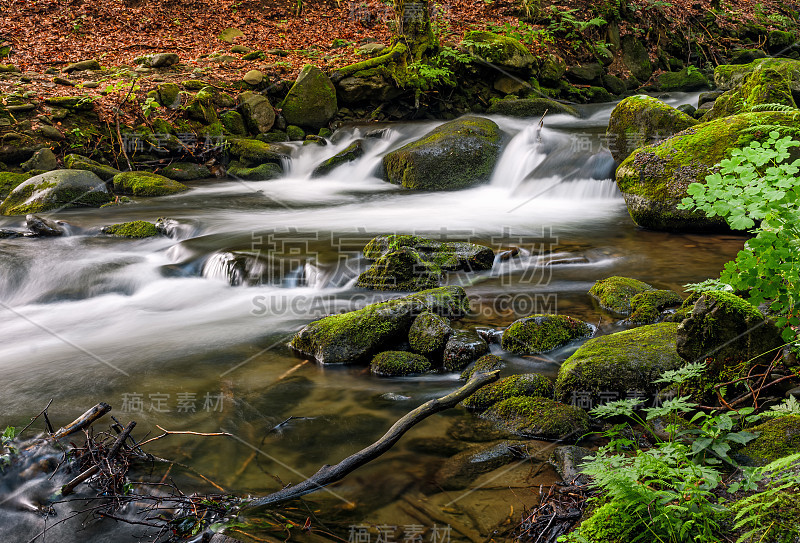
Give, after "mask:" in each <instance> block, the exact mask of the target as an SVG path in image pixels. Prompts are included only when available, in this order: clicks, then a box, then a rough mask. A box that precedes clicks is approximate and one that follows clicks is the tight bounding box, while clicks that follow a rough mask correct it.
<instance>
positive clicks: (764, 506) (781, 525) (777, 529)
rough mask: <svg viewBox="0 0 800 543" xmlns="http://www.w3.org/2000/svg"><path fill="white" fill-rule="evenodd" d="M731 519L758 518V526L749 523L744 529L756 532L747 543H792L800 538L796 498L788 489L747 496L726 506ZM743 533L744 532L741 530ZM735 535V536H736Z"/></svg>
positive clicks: (799, 504)
mask: <svg viewBox="0 0 800 543" xmlns="http://www.w3.org/2000/svg"><path fill="white" fill-rule="evenodd" d="M730 512H731V514H732V515H733V516H736V515H739V514H740V513H741V514H742V516H743V517H744V518H746V517H748V516H750V515H754V514H758V518H759V525H758V526H756V525H754V524H752V523H749V524H747V525H746V526H745V529H756V531H755V532H754V533H753V534H752V535H751V536H750V537H749V538H748V539H747V541H752V542H756V541H759V542H760V541H765V542H766V541H768V542H770V543H796V542H797V541H798V538H800V524H798V522H797V519H798V518H800V496H798V495H797V494H796V493H795V492H793V491H792V490H791V489H787V490H783V491H780V492H778V493H777V495H776V494H773V493H764V492H762V493H758V494H755V495H753V496H748V497H747V498H743V499H741V500H739V501H737V502H734V503H733V504H731V506H730ZM742 531H744V530H742ZM737 535H738V534H737Z"/></svg>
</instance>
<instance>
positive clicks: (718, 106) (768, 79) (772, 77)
mask: <svg viewBox="0 0 800 543" xmlns="http://www.w3.org/2000/svg"><path fill="white" fill-rule="evenodd" d="M760 104H781V105H785V106H789V107H792V108H796V107H797V105H796V104H795V101H794V98H793V97H792V89H791V87H790V83H789V81H787V79H786V77H785V76H784V75H783V74H781V73H780V72H778V71H777V70H774V69H772V68H764V67H762V66H758V67H757V68H756V70H755V71H753V73H751V74H750V75H748V76H747V77H746V78H745V79H744V81H743V82H742V84H741V85H740V86H738V87H736V88H735V89H731V90H729V91H727V92H725V93H724V94H723V95H722V96H720V97H719V98H717V99H716V100H715V101H714V107H713V108H712V109H711V111H709V112H708V113H706V114H705V116H704V117H703V120H705V121H710V120H713V119H718V118H720V117H727V116H729V115H735V114H737V113H746V112H747V111H749V109H750V108H752V107H753V106H757V105H760Z"/></svg>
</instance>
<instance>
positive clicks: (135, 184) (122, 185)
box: [112, 172, 189, 196]
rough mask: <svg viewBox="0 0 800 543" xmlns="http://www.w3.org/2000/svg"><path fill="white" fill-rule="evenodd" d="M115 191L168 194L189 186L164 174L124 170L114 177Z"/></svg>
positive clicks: (155, 194)
mask: <svg viewBox="0 0 800 543" xmlns="http://www.w3.org/2000/svg"><path fill="white" fill-rule="evenodd" d="M112 183H113V185H114V192H115V193H116V194H125V195H129V196H167V195H169V194H177V193H178V192H183V191H185V190H189V187H187V186H186V185H184V184H183V183H179V182H178V181H174V180H172V179H169V178H167V177H164V176H163V175H158V174H154V173H150V172H122V173H118V174H117V175H115V176H114V178H113V179H112Z"/></svg>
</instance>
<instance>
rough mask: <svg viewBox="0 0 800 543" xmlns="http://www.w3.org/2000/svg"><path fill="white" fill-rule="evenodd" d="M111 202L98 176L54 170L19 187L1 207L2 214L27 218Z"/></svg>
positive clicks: (74, 171)
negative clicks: (69, 208)
mask: <svg viewBox="0 0 800 543" xmlns="http://www.w3.org/2000/svg"><path fill="white" fill-rule="evenodd" d="M111 199H112V196H111V194H110V193H109V192H108V189H107V188H106V185H105V183H103V181H102V180H101V179H100V178H99V177H97V176H96V175H95V174H93V173H91V172H86V171H79V170H55V171H52V172H46V173H43V174H40V175H37V176H34V177H31V178H30V179H28V180H27V181H23V182H22V183H20V184H19V185H17V187H16V188H15V189H14V190H13V191H11V193H10V194H9V195H8V197H7V198H6V199H5V200H4V201H3V203H2V205H0V213H2V214H3V215H27V214H28V213H41V212H44V211H51V210H53V209H61V208H65V207H100V206H101V205H102V204H105V203H106V202H109V201H111Z"/></svg>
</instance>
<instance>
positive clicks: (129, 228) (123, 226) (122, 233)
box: [102, 221, 159, 238]
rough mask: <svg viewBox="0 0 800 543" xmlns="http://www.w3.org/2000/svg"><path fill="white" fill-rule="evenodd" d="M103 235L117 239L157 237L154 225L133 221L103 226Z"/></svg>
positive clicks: (157, 233)
mask: <svg viewBox="0 0 800 543" xmlns="http://www.w3.org/2000/svg"><path fill="white" fill-rule="evenodd" d="M102 232H103V233H104V234H108V235H109V236H114V237H118V238H150V237H153V236H157V235H159V232H158V230H157V229H156V225H155V224H153V223H151V222H147V221H133V222H124V223H119V224H112V225H110V226H105V227H103V229H102Z"/></svg>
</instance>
